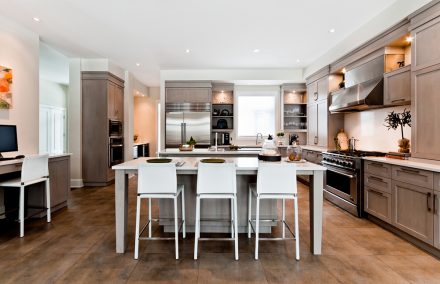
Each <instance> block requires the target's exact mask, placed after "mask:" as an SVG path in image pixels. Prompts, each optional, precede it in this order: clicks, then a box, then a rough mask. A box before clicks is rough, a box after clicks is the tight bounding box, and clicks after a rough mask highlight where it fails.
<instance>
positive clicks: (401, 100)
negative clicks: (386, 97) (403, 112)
mask: <svg viewBox="0 0 440 284" xmlns="http://www.w3.org/2000/svg"><path fill="white" fill-rule="evenodd" d="M403 101H405V99H404V98H402V99H397V100H392V101H391V102H392V103H396V102H403Z"/></svg>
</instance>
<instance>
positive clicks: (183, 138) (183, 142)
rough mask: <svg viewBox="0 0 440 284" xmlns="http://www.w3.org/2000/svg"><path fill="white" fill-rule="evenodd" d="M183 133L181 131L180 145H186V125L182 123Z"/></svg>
mask: <svg viewBox="0 0 440 284" xmlns="http://www.w3.org/2000/svg"><path fill="white" fill-rule="evenodd" d="M182 125H183V131H182V144H186V123H185V122H184V123H182Z"/></svg>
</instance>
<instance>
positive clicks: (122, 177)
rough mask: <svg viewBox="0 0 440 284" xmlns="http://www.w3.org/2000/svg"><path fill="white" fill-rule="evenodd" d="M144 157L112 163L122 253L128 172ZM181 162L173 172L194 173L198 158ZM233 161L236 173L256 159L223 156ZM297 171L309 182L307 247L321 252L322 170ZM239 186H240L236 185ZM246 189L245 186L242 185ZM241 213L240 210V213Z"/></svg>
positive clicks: (252, 168)
mask: <svg viewBox="0 0 440 284" xmlns="http://www.w3.org/2000/svg"><path fill="white" fill-rule="evenodd" d="M145 160H146V158H139V159H136V160H131V161H128V162H125V163H122V164H119V165H116V166H113V169H114V170H115V172H116V173H115V175H116V180H115V217H116V224H115V225H116V252H117V253H124V252H125V249H126V245H127V216H128V175H129V174H136V173H137V170H138V167H139V165H140V164H143V163H145ZM176 160H180V161H185V164H184V165H183V166H181V167H178V168H177V175H197V163H198V161H199V160H200V158H196V157H193V158H178V159H176ZM226 160H227V161H233V162H235V163H236V165H237V175H256V174H257V171H258V164H259V161H258V159H257V158H226ZM296 165H297V174H298V175H310V176H312V177H313V178H312V182H311V184H310V191H309V192H310V193H309V194H310V250H311V252H312V253H313V254H315V255H319V254H321V245H322V210H323V176H324V175H323V173H324V171H325V170H326V169H325V168H324V167H322V166H319V165H316V164H312V163H309V162H306V163H298V164H296ZM238 190H243V189H241V188H239V189H237V191H238ZM246 190H247V188H246ZM242 214H243V213H242Z"/></svg>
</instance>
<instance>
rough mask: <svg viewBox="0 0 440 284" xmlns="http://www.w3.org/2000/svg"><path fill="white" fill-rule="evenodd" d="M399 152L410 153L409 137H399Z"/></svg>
mask: <svg viewBox="0 0 440 284" xmlns="http://www.w3.org/2000/svg"><path fill="white" fill-rule="evenodd" d="M398 142H399V153H409V149H410V147H411V145H410V143H409V139H406V138H403V139H399V141H398Z"/></svg>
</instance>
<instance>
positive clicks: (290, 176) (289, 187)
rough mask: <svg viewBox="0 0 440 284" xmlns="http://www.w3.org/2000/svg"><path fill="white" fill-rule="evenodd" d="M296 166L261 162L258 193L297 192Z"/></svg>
mask: <svg viewBox="0 0 440 284" xmlns="http://www.w3.org/2000/svg"><path fill="white" fill-rule="evenodd" d="M297 191H298V188H297V185H296V166H295V165H294V164H287V163H280V164H270V163H264V162H260V163H259V165H258V174H257V193H269V194H286V193H287V194H293V193H297Z"/></svg>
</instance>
